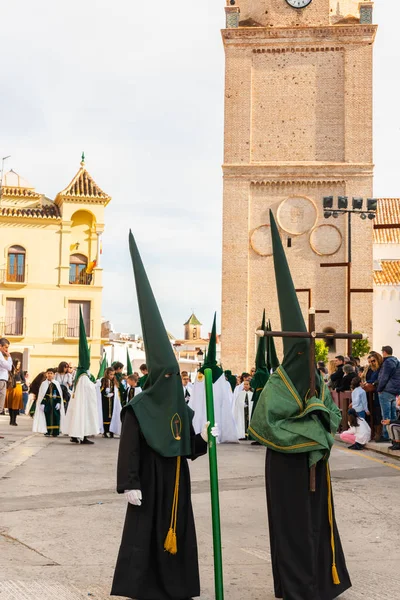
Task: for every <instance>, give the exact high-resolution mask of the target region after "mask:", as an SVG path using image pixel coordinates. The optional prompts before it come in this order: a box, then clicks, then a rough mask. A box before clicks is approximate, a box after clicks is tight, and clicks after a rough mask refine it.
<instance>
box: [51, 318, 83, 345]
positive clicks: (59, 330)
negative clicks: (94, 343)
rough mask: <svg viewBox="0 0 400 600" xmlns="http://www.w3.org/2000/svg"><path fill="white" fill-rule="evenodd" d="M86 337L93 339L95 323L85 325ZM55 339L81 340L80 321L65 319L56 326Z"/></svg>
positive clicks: (54, 330)
mask: <svg viewBox="0 0 400 600" xmlns="http://www.w3.org/2000/svg"><path fill="white" fill-rule="evenodd" d="M85 329H86V335H87V337H88V338H91V337H92V332H93V321H89V322H87V323H85ZM53 337H54V339H56V340H60V339H65V338H72V339H77V338H79V319H64V320H63V321H59V322H58V323H55V324H54V327H53Z"/></svg>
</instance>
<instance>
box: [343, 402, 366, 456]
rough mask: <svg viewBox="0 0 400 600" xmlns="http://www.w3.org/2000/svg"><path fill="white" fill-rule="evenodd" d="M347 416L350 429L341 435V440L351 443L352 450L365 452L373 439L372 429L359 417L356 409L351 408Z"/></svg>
mask: <svg viewBox="0 0 400 600" xmlns="http://www.w3.org/2000/svg"><path fill="white" fill-rule="evenodd" d="M347 415H348V417H349V420H348V425H349V428H348V430H347V431H343V432H342V433H341V434H340V439H341V440H342V441H343V442H346V443H351V446H349V449H350V450H363V449H364V447H365V444H366V443H367V442H369V440H370V439H371V428H370V426H369V425H368V423H367V422H366V421H365V420H364V419H363V418H361V417H359V416H357V413H356V411H355V410H354V408H350V410H349V412H348V413H347Z"/></svg>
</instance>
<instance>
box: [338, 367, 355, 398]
mask: <svg viewBox="0 0 400 600" xmlns="http://www.w3.org/2000/svg"><path fill="white" fill-rule="evenodd" d="M354 377H357V373H356V372H355V370H354V367H353V365H344V367H343V378H342V381H341V382H340V384H339V385H338V386H336V391H337V392H349V391H350V386H351V382H352V381H353V379H354Z"/></svg>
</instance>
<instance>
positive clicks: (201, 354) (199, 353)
mask: <svg viewBox="0 0 400 600" xmlns="http://www.w3.org/2000/svg"><path fill="white" fill-rule="evenodd" d="M203 356H204V352H203V350H202V349H201V348H200V350H199V351H198V353H197V360H198V362H199V369H201V365H202V360H203Z"/></svg>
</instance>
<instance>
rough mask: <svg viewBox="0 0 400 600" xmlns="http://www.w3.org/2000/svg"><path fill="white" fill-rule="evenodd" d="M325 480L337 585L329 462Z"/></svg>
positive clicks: (333, 569) (335, 574) (333, 579)
mask: <svg viewBox="0 0 400 600" xmlns="http://www.w3.org/2000/svg"><path fill="white" fill-rule="evenodd" d="M326 481H327V483H328V519H329V525H330V528H331V548H332V581H333V583H334V584H335V585H339V583H340V579H339V574H338V572H337V568H336V551H335V532H334V529H333V508H332V485H331V473H330V470H329V464H328V462H327V463H326Z"/></svg>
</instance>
